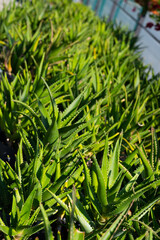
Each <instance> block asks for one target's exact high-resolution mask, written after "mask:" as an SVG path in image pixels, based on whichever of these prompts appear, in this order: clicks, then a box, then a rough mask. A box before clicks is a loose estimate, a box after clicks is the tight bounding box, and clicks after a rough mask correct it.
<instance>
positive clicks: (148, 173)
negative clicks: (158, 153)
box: [137, 146, 154, 181]
mask: <svg viewBox="0 0 160 240" xmlns="http://www.w3.org/2000/svg"><path fill="white" fill-rule="evenodd" d="M137 148H138V152H139V155H140V157H141V160H142V163H143V166H144V170H145V173H146V177H150V179H151V181H153V180H154V172H153V169H152V167H151V164H150V162H149V160H148V159H147V157H146V155H145V152H144V149H143V147H138V146H137Z"/></svg>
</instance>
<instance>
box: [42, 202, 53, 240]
mask: <svg viewBox="0 0 160 240" xmlns="http://www.w3.org/2000/svg"><path fill="white" fill-rule="evenodd" d="M40 209H41V212H42V216H43V221H44V228H45V239H46V240H53V239H54V237H53V233H52V229H51V226H50V221H49V219H48V216H47V214H46V211H45V209H44V207H43V205H42V203H40Z"/></svg>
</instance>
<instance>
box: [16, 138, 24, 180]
mask: <svg viewBox="0 0 160 240" xmlns="http://www.w3.org/2000/svg"><path fill="white" fill-rule="evenodd" d="M22 163H23V152H22V139H21V141H20V144H19V148H18V152H17V161H16V171H17V174H18V177H19V181H20V182H21V179H22V174H21V167H20V166H21V164H22Z"/></svg>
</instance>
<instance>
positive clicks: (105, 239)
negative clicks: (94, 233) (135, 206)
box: [100, 206, 128, 240]
mask: <svg viewBox="0 0 160 240" xmlns="http://www.w3.org/2000/svg"><path fill="white" fill-rule="evenodd" d="M127 211H128V206H127V207H126V208H125V210H124V211H123V212H122V213H121V214H120V215H119V216H118V217H117V219H116V220H115V221H114V222H113V223H112V225H111V226H110V227H109V229H108V230H107V231H106V232H105V233H104V234H103V236H102V237H101V238H100V240H109V239H111V237H113V234H114V232H115V230H116V229H117V227H119V226H120V225H121V224H122V222H123V220H124V217H125V215H126V213H127Z"/></svg>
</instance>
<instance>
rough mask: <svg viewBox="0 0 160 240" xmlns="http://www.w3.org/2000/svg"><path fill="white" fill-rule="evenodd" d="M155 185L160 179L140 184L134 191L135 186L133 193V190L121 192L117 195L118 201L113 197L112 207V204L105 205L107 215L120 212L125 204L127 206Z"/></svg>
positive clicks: (159, 182)
mask: <svg viewBox="0 0 160 240" xmlns="http://www.w3.org/2000/svg"><path fill="white" fill-rule="evenodd" d="M155 185H156V186H159V185H160V180H157V181H153V182H151V183H149V184H147V185H146V186H144V187H143V186H142V187H140V188H139V189H138V190H137V191H136V188H135V193H133V191H130V192H128V193H126V194H123V195H122V196H120V197H117V200H118V201H117V200H116V199H115V202H114V204H113V208H112V206H111V207H110V208H109V207H107V210H106V212H107V216H110V215H112V216H114V215H116V214H119V213H121V212H122V211H123V210H124V209H125V208H126V206H129V204H130V203H131V202H132V201H133V200H137V199H138V198H140V197H141V196H142V195H143V194H144V193H145V192H147V191H148V190H149V189H151V188H153V187H155ZM114 208H115V210H114Z"/></svg>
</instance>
